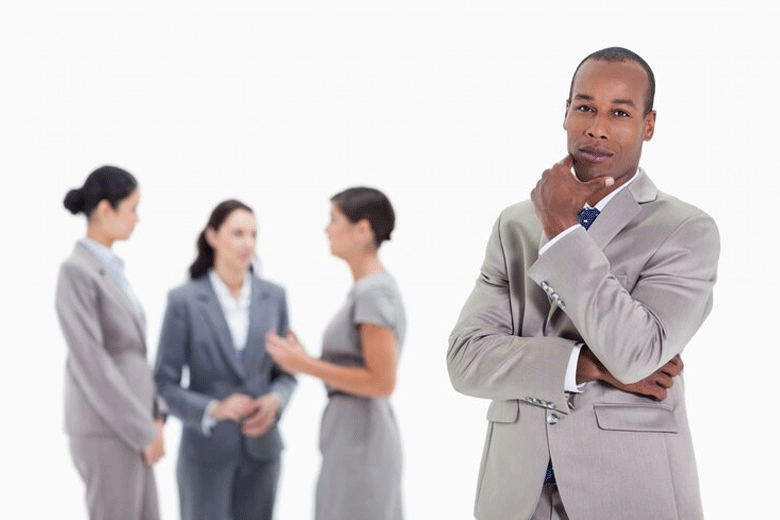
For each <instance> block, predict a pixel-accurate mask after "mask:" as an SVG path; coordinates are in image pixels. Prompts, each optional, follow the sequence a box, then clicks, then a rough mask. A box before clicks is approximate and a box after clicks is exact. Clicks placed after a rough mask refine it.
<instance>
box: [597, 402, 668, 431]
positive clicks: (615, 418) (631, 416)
mask: <svg viewBox="0 0 780 520" xmlns="http://www.w3.org/2000/svg"><path fill="white" fill-rule="evenodd" d="M593 409H594V411H595V413H596V423H597V424H598V426H599V429H601V430H611V431H624V432H655V433H677V432H678V431H679V428H678V426H677V419H676V418H675V416H674V411H673V410H672V409H671V408H669V407H667V406H663V405H641V404H594V405H593Z"/></svg>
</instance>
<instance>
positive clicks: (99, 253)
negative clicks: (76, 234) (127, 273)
mask: <svg viewBox="0 0 780 520" xmlns="http://www.w3.org/2000/svg"><path fill="white" fill-rule="evenodd" d="M80 242H81V244H82V245H83V246H84V247H86V248H87V250H88V251H89V252H90V253H92V255H93V256H94V257H95V258H97V259H98V260H99V261H100V263H101V264H103V267H105V268H107V269H109V270H111V271H116V272H118V273H122V272H123V271H124V270H125V261H124V260H122V259H121V258H119V256H118V255H117V254H116V253H114V252H113V251H112V250H111V249H109V248H107V247H106V246H104V245H103V244H101V243H99V242H97V241H95V240H93V239H91V238H89V237H84V238H82V239H81V241H80Z"/></svg>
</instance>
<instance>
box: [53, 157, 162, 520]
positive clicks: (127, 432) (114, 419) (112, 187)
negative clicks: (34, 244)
mask: <svg viewBox="0 0 780 520" xmlns="http://www.w3.org/2000/svg"><path fill="white" fill-rule="evenodd" d="M140 196H141V193H140V191H139V188H138V182H137V181H136V180H135V177H133V176H132V175H131V174H130V173H128V172H127V171H125V170H123V169H121V168H117V167H115V166H103V167H101V168H98V169H97V170H95V171H94V172H92V173H91V174H90V175H89V176H88V177H87V179H86V181H85V182H84V185H83V186H82V187H80V188H76V189H72V190H70V191H69V192H68V193H67V195H66V196H65V200H64V201H63V203H64V205H65V208H66V209H68V211H70V212H71V213H73V214H78V213H83V214H84V215H85V216H86V218H87V233H86V237H85V238H82V239H81V240H79V241H78V242H76V246H75V248H74V250H73V253H72V254H71V255H70V257H69V258H68V259H67V260H65V262H64V263H63V264H62V266H61V267H60V272H59V279H58V282H57V295H56V309H57V315H58V317H59V321H60V325H61V327H62V332H63V334H64V336H65V341H66V343H67V345H68V356H67V362H66V367H65V431H66V432H67V434H68V436H69V439H70V453H71V456H72V458H73V463H74V464H75V466H76V469H77V470H78V472H79V475H80V476H81V478H82V480H83V481H84V483H85V485H86V502H87V509H88V512H89V518H90V519H92V520H156V519H158V518H159V517H160V513H159V507H158V501H157V489H156V484H155V479H154V472H153V471H152V465H153V464H154V463H155V462H157V461H158V460H159V459H160V458H161V457H162V456H163V454H164V447H163V435H162V430H163V423H164V421H165V411H166V410H165V404H164V402H163V401H162V400H161V399H158V397H157V394H156V391H155V385H154V381H153V379H152V375H151V371H150V370H149V366H148V365H147V361H146V337H145V336H146V319H145V316H144V312H143V308H142V307H141V303H140V302H139V301H138V298H137V297H136V295H135V293H134V292H133V289H132V288H131V286H130V283H129V281H128V280H127V278H126V277H125V275H124V262H123V261H122V259H121V258H119V256H117V255H116V253H114V252H113V251H112V249H111V247H112V245H113V244H114V242H116V241H118V240H127V239H129V238H130V235H131V234H132V233H133V229H134V227H135V225H136V223H137V222H138V213H137V208H138V203H139V200H140ZM66 516H67V515H66Z"/></svg>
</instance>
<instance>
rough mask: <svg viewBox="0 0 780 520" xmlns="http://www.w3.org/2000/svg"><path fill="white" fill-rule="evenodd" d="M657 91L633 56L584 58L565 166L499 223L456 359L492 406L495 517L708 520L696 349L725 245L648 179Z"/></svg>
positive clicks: (486, 464)
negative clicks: (687, 384) (698, 433)
mask: <svg viewBox="0 0 780 520" xmlns="http://www.w3.org/2000/svg"><path fill="white" fill-rule="evenodd" d="M654 90H655V80H654V77H653V73H652V71H651V69H650V67H649V66H648V65H647V63H646V62H645V61H644V60H643V59H642V58H641V57H639V56H638V55H636V54H635V53H633V52H631V51H629V50H627V49H622V48H619V47H613V48H608V49H603V50H601V51H597V52H595V53H593V54H591V55H590V56H588V57H587V58H585V59H584V60H583V61H582V62H581V63H580V65H579V67H578V68H577V70H576V71H575V74H574V77H573V78H572V84H571V90H570V94H569V99H568V100H567V102H566V115H565V119H564V129H565V130H566V133H567V148H568V154H567V155H566V158H565V159H563V160H562V161H561V162H559V163H557V164H555V165H554V166H553V167H552V168H550V169H549V170H546V171H545V172H544V173H543V174H542V177H541V179H540V180H539V182H538V184H537V185H536V187H535V188H534V189H533V191H532V193H531V200H529V201H525V202H521V203H519V204H515V205H513V206H510V207H509V208H507V209H505V210H504V211H503V212H502V213H501V215H500V216H499V218H498V220H497V222H496V224H495V226H494V228H493V232H492V234H491V236H490V239H489V242H488V245H487V250H486V254H485V260H484V263H483V265H482V268H481V271H480V275H479V277H478V279H477V282H476V286H475V288H474V290H473V291H472V293H471V295H470V296H469V298H468V300H467V301H466V303H465V305H464V307H463V310H462V312H461V315H460V317H459V319H458V322H457V324H456V325H455V328H454V330H453V331H452V334H451V335H450V342H449V343H450V344H449V350H448V353H447V364H448V369H449V373H450V378H451V381H452V384H453V386H454V387H455V389H456V390H458V391H460V392H462V393H464V394H468V395H473V396H476V397H482V398H488V399H491V400H492V402H491V404H490V406H489V408H488V412H487V419H488V430H487V438H486V441H485V448H484V453H483V458H482V464H481V468H480V474H479V481H478V486H477V498H476V505H475V515H476V517H477V518H478V519H480V520H491V519H495V520H499V519H500V520H509V519H518V520H526V519H529V518H533V519H537V518H545V519H550V518H575V519H577V520H590V519H592V520H605V519H626V518H631V519H645V518H646V519H652V520H658V519H677V518H679V519H686V520H690V519H697V518H702V516H703V515H702V508H701V499H700V496H699V490H698V478H697V472H696V463H695V460H694V454H693V447H692V443H691V435H690V431H689V428H688V422H687V418H686V411H685V400H684V392H683V385H682V375H681V374H680V371H681V370H682V361H681V359H680V357H679V354H680V352H681V351H682V350H683V348H684V347H685V345H686V344H687V343H688V341H689V340H690V339H691V338H692V336H693V335H694V333H695V332H696V330H697V329H698V328H699V326H700V325H701V323H702V322H703V320H704V319H705V317H706V316H707V315H708V313H709V311H710V308H711V305H712V289H713V285H714V283H715V278H716V267H717V260H718V254H719V238H718V232H717V228H716V226H715V223H714V222H713V220H712V219H711V218H710V217H709V216H708V215H706V214H705V213H703V212H702V211H701V210H699V209H697V208H695V207H693V206H691V205H689V204H686V203H684V202H682V201H680V200H678V199H676V198H674V197H671V196H669V195H667V194H665V193H662V192H660V191H659V190H658V189H657V188H656V187H655V186H654V185H653V183H652V182H651V181H650V179H649V178H648V176H647V174H646V173H645V172H644V171H643V170H642V169H641V168H639V159H640V156H641V151H642V146H643V143H644V142H645V141H648V140H650V138H651V137H652V136H653V132H654V130H655V118H656V113H655V111H654V110H653V96H654ZM572 168H573V174H572Z"/></svg>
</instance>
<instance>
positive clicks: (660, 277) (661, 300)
mask: <svg viewBox="0 0 780 520" xmlns="http://www.w3.org/2000/svg"><path fill="white" fill-rule="evenodd" d="M719 248H720V244H719V237H718V231H717V227H716V226H715V223H714V221H713V220H712V219H711V218H710V217H709V216H707V215H706V214H703V213H699V214H697V215H694V216H692V217H690V218H688V219H687V220H685V221H684V222H682V223H681V224H680V225H679V226H677V227H676V228H675V229H674V230H671V232H670V234H669V236H668V237H666V239H665V240H664V241H663V242H662V243H661V245H660V247H659V248H658V249H657V251H655V253H654V254H653V255H652V257H651V258H650V260H649V261H648V262H647V264H646V265H645V267H644V268H643V270H642V272H641V273H640V275H639V278H638V279H637V281H636V284H635V286H634V287H633V288H632V289H631V292H630V293H629V291H628V290H626V289H625V288H623V286H622V285H621V284H620V282H619V281H618V279H617V278H616V277H615V276H614V275H613V274H612V273H611V272H610V264H609V261H608V259H607V258H606V256H605V255H604V253H603V252H602V251H601V249H599V247H598V246H597V245H596V244H595V242H593V240H592V239H591V238H590V236H589V235H588V234H587V233H586V232H585V230H584V229H579V230H576V231H574V232H572V233H569V234H568V235H566V236H565V237H563V238H561V240H560V241H558V242H557V243H556V244H554V245H553V246H552V247H550V248H549V249H548V250H547V251H546V252H545V254H544V255H542V256H540V257H539V259H538V260H537V261H536V262H535V263H534V265H532V266H531V268H530V269H529V271H528V274H529V276H530V277H531V278H532V279H533V280H534V281H535V282H536V283H538V284H541V283H542V282H543V281H544V282H546V283H547V284H549V285H550V286H552V287H554V288H555V291H556V292H557V293H558V294H559V296H560V298H561V300H562V301H563V302H564V304H565V312H566V314H567V315H568V317H569V319H571V321H572V323H573V324H574V326H575V327H576V328H577V330H578V331H579V332H580V334H581V336H582V338H583V340H584V342H585V344H586V345H587V346H588V347H589V348H590V350H591V351H592V352H593V353H594V354H595V355H596V357H597V358H598V359H599V360H600V361H601V362H602V363H603V364H604V366H605V367H606V369H607V370H608V371H609V372H610V373H611V374H612V375H613V376H614V377H615V378H616V379H617V380H619V381H620V382H621V383H634V382H636V381H639V380H641V379H644V378H646V377H648V376H649V375H650V374H652V373H653V372H655V371H656V370H658V369H659V368H660V367H661V366H663V365H664V364H665V363H667V362H668V361H669V360H671V359H672V358H673V357H674V356H675V355H677V354H679V353H680V352H682V350H683V348H684V347H685V345H686V344H687V343H688V341H690V339H691V338H692V337H693V335H694V333H695V332H696V331H697V330H698V328H699V327H700V326H701V324H702V322H703V321H704V319H705V318H706V317H707V315H708V314H709V311H710V309H711V307H712V289H713V286H714V284H715V279H716V270H717V260H718V254H719Z"/></svg>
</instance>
